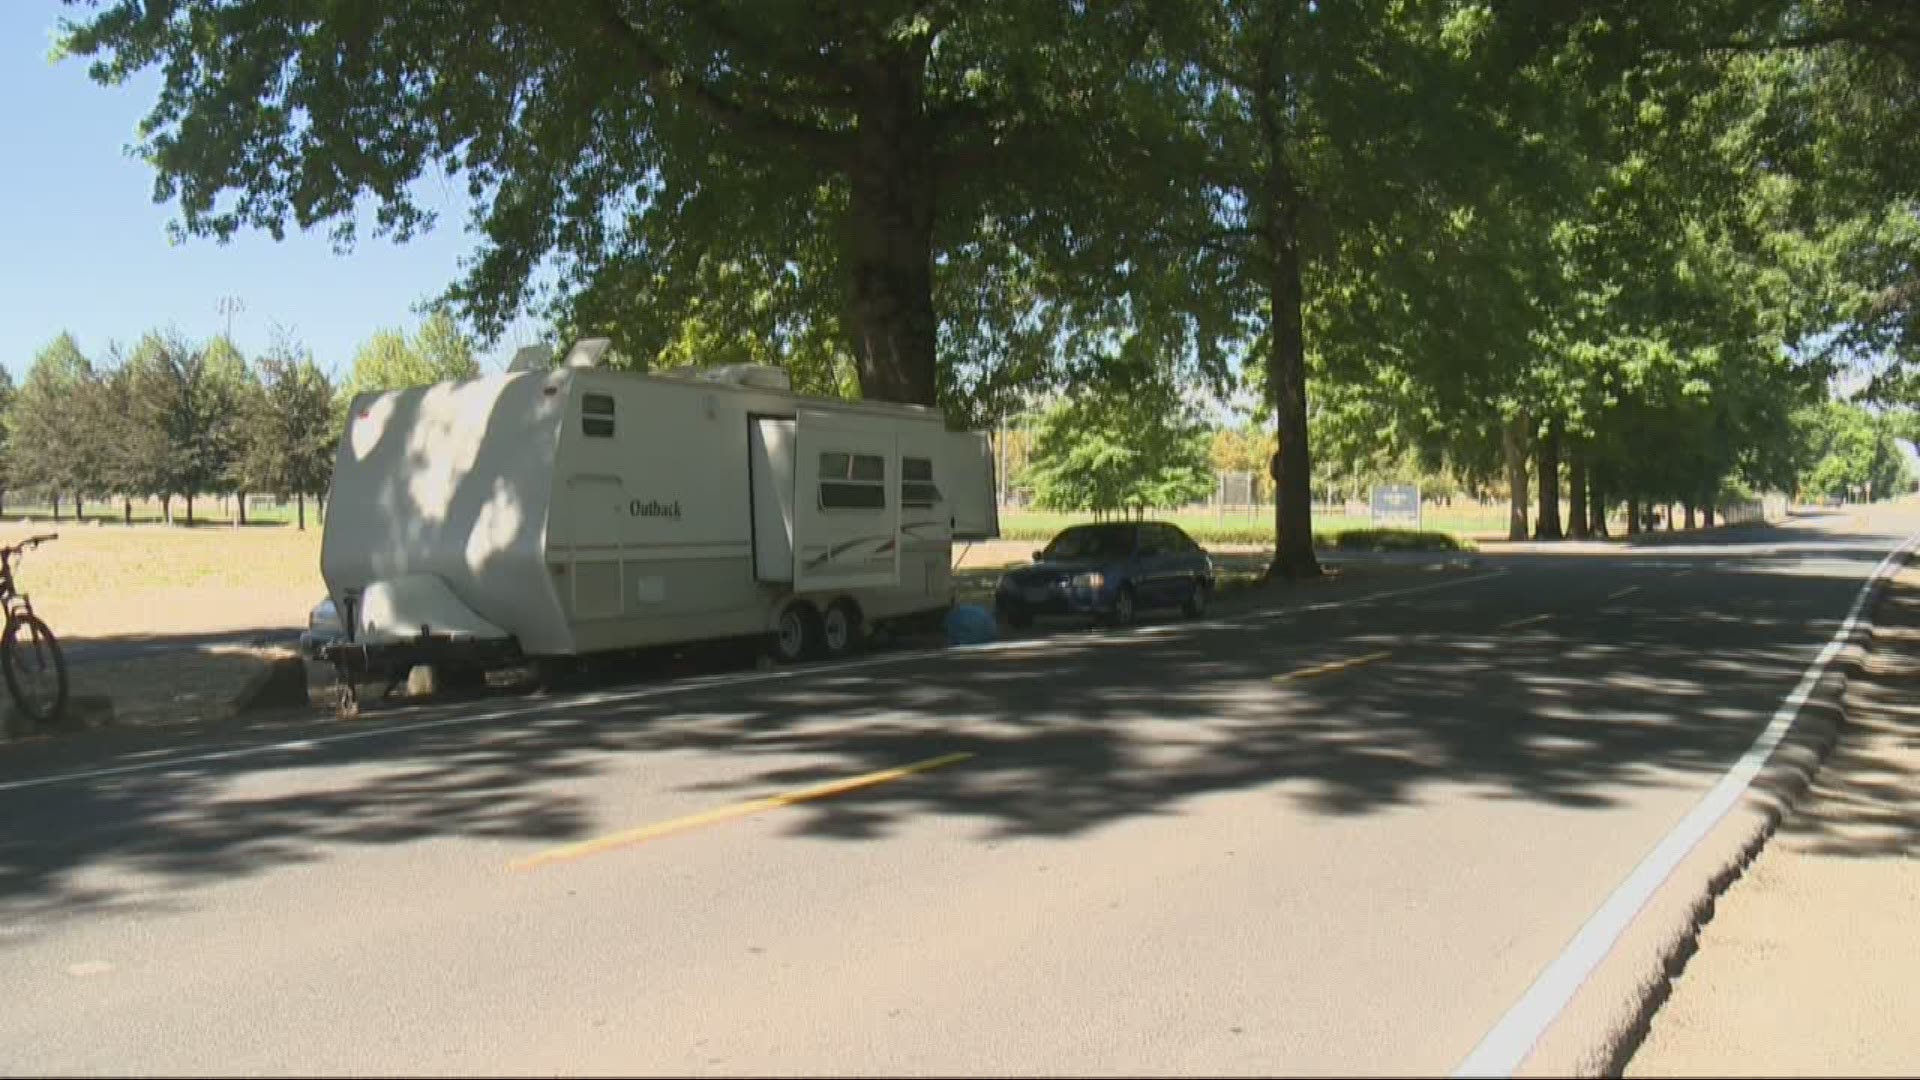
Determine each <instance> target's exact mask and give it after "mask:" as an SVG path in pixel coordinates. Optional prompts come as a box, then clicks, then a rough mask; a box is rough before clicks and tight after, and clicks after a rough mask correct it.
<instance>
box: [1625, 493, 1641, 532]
mask: <svg viewBox="0 0 1920 1080" xmlns="http://www.w3.org/2000/svg"><path fill="white" fill-rule="evenodd" d="M1627 535H1628V536H1639V535H1640V496H1638V495H1629V496H1627Z"/></svg>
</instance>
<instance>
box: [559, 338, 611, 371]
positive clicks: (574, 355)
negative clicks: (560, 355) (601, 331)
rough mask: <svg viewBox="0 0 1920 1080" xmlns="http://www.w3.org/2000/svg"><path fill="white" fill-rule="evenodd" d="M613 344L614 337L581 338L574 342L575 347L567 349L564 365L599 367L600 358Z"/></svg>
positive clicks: (571, 366)
mask: <svg viewBox="0 0 1920 1080" xmlns="http://www.w3.org/2000/svg"><path fill="white" fill-rule="evenodd" d="M612 345H613V339H612V338H603V337H591V338H581V339H580V340H579V341H576V342H574V343H573V348H571V349H568V350H567V359H566V362H565V364H564V366H565V367H570V368H583V367H599V366H600V358H601V357H602V356H605V355H606V353H607V349H609V348H611V347H612Z"/></svg>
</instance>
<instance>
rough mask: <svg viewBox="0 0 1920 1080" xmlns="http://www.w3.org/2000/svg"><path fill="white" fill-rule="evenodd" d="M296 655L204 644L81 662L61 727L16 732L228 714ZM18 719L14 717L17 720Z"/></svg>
mask: <svg viewBox="0 0 1920 1080" xmlns="http://www.w3.org/2000/svg"><path fill="white" fill-rule="evenodd" d="M289 660H292V661H295V662H297V660H298V657H297V656H296V654H294V653H293V651H292V650H289V649H269V648H239V647H226V646H220V647H209V648H203V649H182V650H179V651H177V652H170V653H167V654H165V655H154V656H143V657H138V658H135V659H129V660H117V661H108V662H101V663H94V664H86V665H83V666H80V667H76V668H74V669H73V670H72V695H73V701H74V702H75V703H76V705H81V704H84V703H86V702H89V701H95V700H104V701H106V702H110V707H108V708H92V707H76V708H73V709H71V710H70V712H71V714H72V715H71V717H70V718H69V720H68V722H66V723H64V724H63V725H61V727H60V728H57V729H54V730H51V731H33V732H19V731H18V730H17V728H16V734H20V735H25V736H28V737H33V738H50V737H53V736H56V735H59V734H62V733H63V732H70V731H74V730H80V729H85V728H89V727H107V726H111V727H122V728H125V727H138V728H159V727H169V726H176V725H181V724H196V723H218V722H222V721H226V720H231V719H233V718H234V717H235V716H236V715H238V714H239V713H240V712H241V711H242V707H243V706H244V705H245V704H246V701H247V698H248V697H249V696H251V695H252V694H253V693H254V692H255V691H256V690H257V689H258V687H259V686H260V685H261V684H262V683H263V682H264V680H265V678H266V676H267V675H269V674H270V673H271V672H273V671H274V670H275V665H284V664H286V663H287V662H288V661H289ZM15 722H16V724H17V718H15Z"/></svg>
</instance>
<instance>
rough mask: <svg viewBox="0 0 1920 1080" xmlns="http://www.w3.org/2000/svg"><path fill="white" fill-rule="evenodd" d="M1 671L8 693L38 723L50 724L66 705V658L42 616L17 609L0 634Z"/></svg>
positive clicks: (56, 719)
mask: <svg viewBox="0 0 1920 1080" xmlns="http://www.w3.org/2000/svg"><path fill="white" fill-rule="evenodd" d="M0 670H4V671H5V673H6V677H7V692H8V693H10V694H12V695H13V700H14V702H15V704H17V705H19V706H20V711H21V712H24V713H26V714H27V715H28V716H29V717H31V718H32V719H33V722H34V723H35V724H51V723H54V722H56V721H58V720H59V719H60V714H61V713H62V712H64V711H66V708H67V660H66V657H64V656H61V655H60V641H59V639H58V638H55V637H54V636H53V631H52V630H49V629H47V624H46V623H44V622H41V621H40V616H38V615H31V614H28V613H26V612H17V613H15V614H14V615H13V617H12V618H9V619H8V620H7V632H6V635H5V636H4V637H0Z"/></svg>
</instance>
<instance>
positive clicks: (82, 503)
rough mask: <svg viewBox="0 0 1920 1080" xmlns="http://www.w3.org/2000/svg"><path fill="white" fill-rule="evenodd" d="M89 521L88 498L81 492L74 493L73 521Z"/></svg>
mask: <svg viewBox="0 0 1920 1080" xmlns="http://www.w3.org/2000/svg"><path fill="white" fill-rule="evenodd" d="M86 519H87V498H86V496H84V495H82V494H80V493H79V492H77V491H76V492H74V493H73V520H75V521H81V522H84V521H86Z"/></svg>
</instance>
